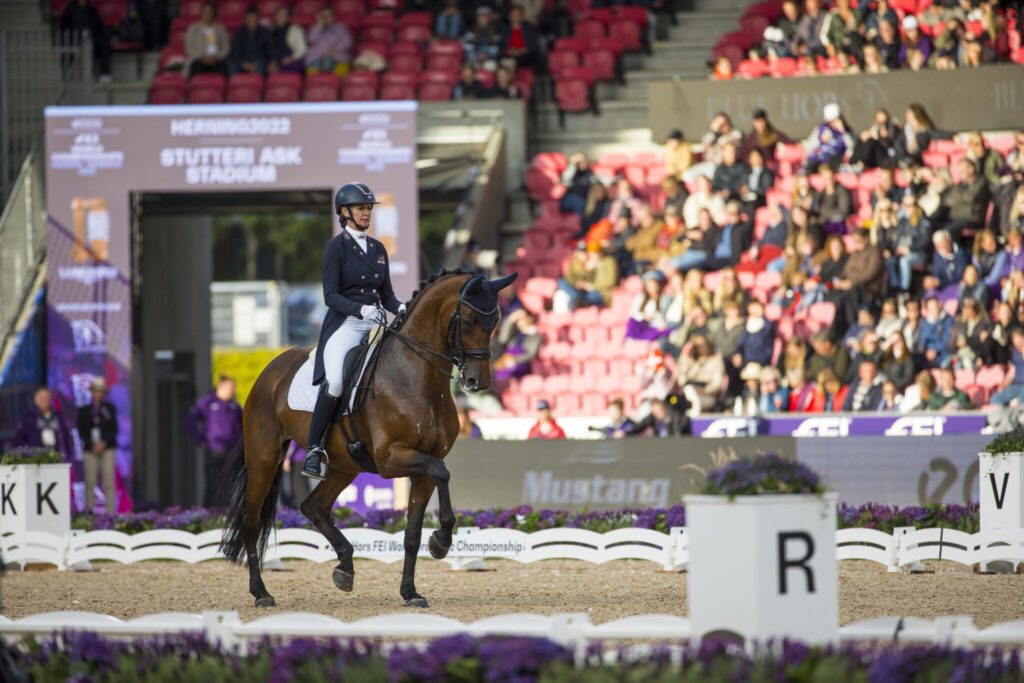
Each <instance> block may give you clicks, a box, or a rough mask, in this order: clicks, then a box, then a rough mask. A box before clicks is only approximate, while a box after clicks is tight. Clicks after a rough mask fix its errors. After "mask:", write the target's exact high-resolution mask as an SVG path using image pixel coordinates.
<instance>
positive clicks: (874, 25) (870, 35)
mask: <svg viewBox="0 0 1024 683" xmlns="http://www.w3.org/2000/svg"><path fill="white" fill-rule="evenodd" d="M899 20H900V18H899V17H898V16H897V15H896V12H895V11H894V10H893V9H892V8H891V7H889V2H888V0H879V2H878V4H877V5H876V8H875V11H874V12H869V13H868V15H867V16H866V17H865V18H864V37H865V38H867V39H868V40H874V39H875V36H877V35H878V33H879V31H880V30H881V26H882V23H883V22H886V21H887V22H889V23H890V24H892V25H893V26H896V24H897V23H899Z"/></svg>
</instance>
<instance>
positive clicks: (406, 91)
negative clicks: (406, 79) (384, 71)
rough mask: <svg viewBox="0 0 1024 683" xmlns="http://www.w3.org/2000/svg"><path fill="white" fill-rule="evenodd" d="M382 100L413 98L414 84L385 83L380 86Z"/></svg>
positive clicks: (414, 95)
mask: <svg viewBox="0 0 1024 683" xmlns="http://www.w3.org/2000/svg"><path fill="white" fill-rule="evenodd" d="M380 99H382V100H415V99H416V86H413V85H409V84H408V83H385V84H384V85H382V86H381V87H380Z"/></svg>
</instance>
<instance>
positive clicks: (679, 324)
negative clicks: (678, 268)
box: [659, 270, 710, 358]
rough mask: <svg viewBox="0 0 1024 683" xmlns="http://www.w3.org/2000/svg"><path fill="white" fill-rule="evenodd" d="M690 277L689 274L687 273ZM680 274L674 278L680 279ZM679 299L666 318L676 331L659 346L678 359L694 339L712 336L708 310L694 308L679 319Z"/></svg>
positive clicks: (692, 271)
mask: <svg viewBox="0 0 1024 683" xmlns="http://www.w3.org/2000/svg"><path fill="white" fill-rule="evenodd" d="M696 272H699V271H695V270H691V271H690V273H696ZM687 275H689V273H687ZM678 277H679V273H678V272H677V273H675V274H674V275H673V278H678ZM677 299H678V297H677V298H676V299H673V301H672V305H671V306H670V307H669V312H668V314H667V315H666V316H665V317H666V319H667V320H668V322H669V324H670V325H673V326H675V327H674V329H673V330H672V331H671V332H670V333H669V336H668V337H665V338H663V339H662V340H661V341H660V342H659V345H660V347H661V350H662V351H664V352H665V353H667V354H671V355H672V357H673V358H678V357H679V355H680V353H682V350H683V348H684V347H685V346H686V345H687V344H689V343H690V342H692V340H693V338H694V337H696V336H697V335H705V336H707V335H708V334H710V327H709V322H710V318H708V313H707V309H706V308H704V307H703V306H699V305H698V306H694V307H693V308H691V309H690V311H689V312H688V313H687V314H686V315H684V316H681V317H679V316H678V315H677V314H678V309H677V308H676V306H675V304H676V301H677Z"/></svg>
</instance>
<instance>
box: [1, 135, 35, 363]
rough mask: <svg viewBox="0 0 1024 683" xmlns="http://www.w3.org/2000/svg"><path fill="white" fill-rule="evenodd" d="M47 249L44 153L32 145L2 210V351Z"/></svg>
mask: <svg viewBox="0 0 1024 683" xmlns="http://www.w3.org/2000/svg"><path fill="white" fill-rule="evenodd" d="M45 252H46V199H45V192H44V191H43V164H42V154H41V152H40V150H39V149H38V148H34V149H32V150H31V151H30V152H29V153H28V154H27V156H26V157H25V161H24V162H23V163H22V165H21V172H20V173H19V174H18V176H17V178H16V179H15V181H14V183H13V187H12V190H11V194H10V197H9V198H8V200H7V203H6V204H5V205H4V210H3V214H0V351H2V350H3V348H4V346H6V340H7V337H8V335H9V334H10V333H11V331H12V330H13V329H14V325H15V324H16V323H17V320H18V315H19V313H20V312H21V310H22V308H23V307H24V305H25V301H26V299H27V297H28V296H29V295H30V294H31V289H32V285H33V282H34V281H35V273H36V271H37V269H38V268H39V265H40V263H42V260H43V256H44V255H45Z"/></svg>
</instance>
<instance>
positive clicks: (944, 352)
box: [916, 296, 953, 368]
mask: <svg viewBox="0 0 1024 683" xmlns="http://www.w3.org/2000/svg"><path fill="white" fill-rule="evenodd" d="M924 310H925V315H924V321H923V322H922V323H921V340H920V342H918V344H919V345H918V347H917V349H916V351H917V352H918V354H919V355H920V359H919V361H918V363H917V365H918V367H925V368H937V367H941V366H944V365H946V364H948V363H949V360H950V359H949V351H948V346H949V331H950V328H952V327H953V320H952V318H950V317H949V316H948V315H946V312H945V311H944V310H943V309H942V305H941V304H940V303H939V300H938V299H937V298H935V297H934V296H930V297H928V298H927V299H925V301H924Z"/></svg>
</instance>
